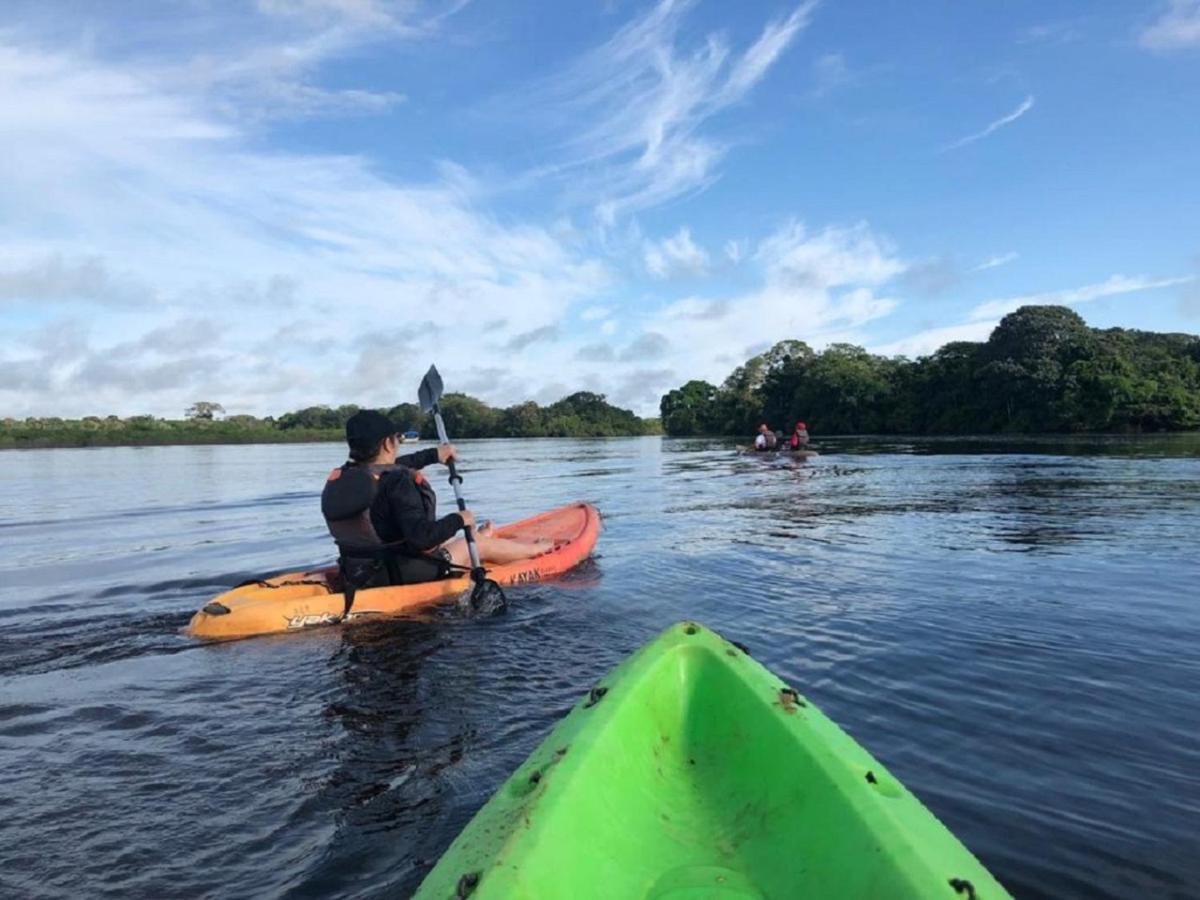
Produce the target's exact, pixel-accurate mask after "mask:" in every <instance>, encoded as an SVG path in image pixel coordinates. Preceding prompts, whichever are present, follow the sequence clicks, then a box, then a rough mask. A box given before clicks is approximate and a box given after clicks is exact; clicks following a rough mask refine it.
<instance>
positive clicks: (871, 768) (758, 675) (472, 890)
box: [416, 622, 1008, 900]
mask: <svg viewBox="0 0 1200 900" xmlns="http://www.w3.org/2000/svg"><path fill="white" fill-rule="evenodd" d="M416 896H417V897H421V898H450V897H466V896H471V897H473V898H500V897H503V898H539V900H544V898H560V897H561V898H590V897H596V898H601V897H603V898H612V897H620V898H625V897H636V898H642V897H645V898H651V897H655V898H659V897H661V898H668V897H669V898H701V897H710V898H733V897H745V898H749V897H757V898H796V897H811V898H823V900H837V898H864V897H878V898H890V900H895V898H906V897H933V898H944V900H953V898H956V897H957V898H959V900H967V898H971V897H974V898H978V900H987V898H994V897H1007V896H1008V894H1007V893H1006V892H1005V891H1004V889H1003V888H1002V887H1001V886H1000V884H999V883H998V882H997V881H996V880H995V879H994V878H993V877H992V876H991V874H989V873H988V871H987V870H986V869H984V868H983V866H982V865H981V864H980V863H979V861H978V860H976V859H975V857H973V856H972V855H971V853H970V852H969V851H968V850H967V849H966V848H965V847H964V846H963V845H962V844H961V843H959V841H958V840H957V839H956V838H955V837H954V836H953V835H952V834H951V833H950V832H949V831H948V830H947V829H946V828H945V826H943V825H942V824H941V823H940V822H939V821H938V820H937V819H936V818H934V816H933V814H932V813H930V812H929V810H927V809H926V808H925V807H924V806H922V805H921V803H920V801H918V800H917V799H916V798H915V797H914V796H913V795H912V794H910V793H909V792H908V791H907V790H906V789H905V788H904V786H903V785H902V784H900V782H898V781H897V780H896V779H895V778H894V777H892V775H891V774H889V772H888V771H887V769H885V768H884V767H883V766H881V765H880V764H879V763H878V762H877V761H876V760H875V759H874V758H873V757H871V755H870V754H869V753H867V751H866V750H864V749H863V748H862V747H860V746H859V745H858V744H856V743H855V742H854V740H853V739H851V738H850V737H849V735H847V734H846V733H845V732H844V731H842V730H841V729H840V728H838V726H837V725H835V724H834V723H833V722H832V721H831V720H830V719H828V718H826V717H825V716H824V715H823V714H822V713H821V712H820V711H818V710H817V709H816V707H814V706H813V705H812V704H811V703H809V702H808V701H807V700H806V699H805V698H804V697H802V696H800V695H799V694H796V693H795V692H793V691H792V690H791V689H790V688H788V687H787V686H786V685H784V684H783V683H782V682H781V681H780V680H779V679H778V678H777V677H776V676H774V675H772V674H771V673H770V672H769V671H767V670H766V669H765V668H763V667H762V666H761V665H759V664H758V663H757V662H755V661H754V660H753V659H752V658H750V657H749V656H747V655H746V654H745V653H744V652H742V651H741V650H739V649H738V648H736V647H735V646H734V645H733V644H731V643H729V642H728V641H726V640H724V639H723V638H721V637H720V636H719V635H717V634H715V633H713V632H711V631H709V630H707V629H705V628H703V627H702V626H699V625H695V624H692V623H688V622H685V623H682V624H680V625H676V626H674V627H672V628H670V629H668V630H667V631H665V632H664V633H663V634H662V635H660V636H659V637H658V638H656V639H655V640H654V641H652V642H651V643H649V644H647V645H646V646H645V647H643V648H642V649H641V650H640V651H638V652H637V653H636V654H634V655H633V656H632V657H630V658H629V659H628V660H626V661H625V662H624V663H622V664H621V665H620V666H619V667H618V668H617V669H615V670H614V671H613V672H611V673H610V674H609V675H608V676H607V677H606V678H604V679H603V681H601V683H600V684H599V685H598V686H597V687H596V688H594V689H593V690H592V691H591V692H589V694H588V696H587V697H585V698H584V699H583V700H581V701H580V703H579V704H578V705H576V707H575V708H574V709H573V710H572V711H571V713H570V714H569V715H568V716H567V717H566V718H565V719H563V721H562V722H560V723H559V725H558V727H557V728H555V729H554V731H553V732H552V733H551V734H550V736H549V737H548V738H547V739H546V740H545V741H544V742H543V743H542V745H541V746H540V747H538V748H537V749H536V750H535V751H534V752H533V754H532V755H531V756H530V757H529V758H528V759H527V760H526V761H525V762H524V763H523V764H522V765H521V767H520V768H518V769H517V771H516V772H515V773H514V774H513V776H512V777H511V778H509V780H508V781H507V782H505V784H504V785H503V787H501V788H500V790H498V791H497V792H496V794H495V795H494V796H493V797H492V799H491V800H489V801H488V803H487V804H486V805H485V806H484V807H483V809H481V810H480V811H479V813H478V814H477V815H476V816H475V818H474V819H472V820H471V822H470V823H469V824H468V825H467V827H466V828H465V829H464V830H463V832H462V833H461V834H460V835H459V836H458V838H457V839H455V841H454V843H453V844H451V846H450V849H449V850H447V851H446V853H445V854H444V855H443V856H442V858H441V860H440V861H439V862H438V864H437V865H436V866H435V867H434V869H433V870H432V871H431V872H430V873H429V876H428V877H427V878H426V879H425V881H424V882H423V883H422V885H421V887H420V889H419V890H418V892H417V895H416Z"/></svg>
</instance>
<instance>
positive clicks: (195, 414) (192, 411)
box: [184, 400, 225, 422]
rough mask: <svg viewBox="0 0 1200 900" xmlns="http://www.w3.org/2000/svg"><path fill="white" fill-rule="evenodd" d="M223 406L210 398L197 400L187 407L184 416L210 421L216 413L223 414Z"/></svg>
mask: <svg viewBox="0 0 1200 900" xmlns="http://www.w3.org/2000/svg"><path fill="white" fill-rule="evenodd" d="M224 412H225V407H223V406H222V405H221V404H220V403H213V402H212V401H210V400H197V401H196V402H195V403H193V404H192V405H191V406H189V407H188V408H187V411H186V412H185V413H184V416H185V417H186V418H188V419H194V420H197V421H203V422H211V421H212V420H213V419H214V418H216V417H217V416H218V415H223V414H224Z"/></svg>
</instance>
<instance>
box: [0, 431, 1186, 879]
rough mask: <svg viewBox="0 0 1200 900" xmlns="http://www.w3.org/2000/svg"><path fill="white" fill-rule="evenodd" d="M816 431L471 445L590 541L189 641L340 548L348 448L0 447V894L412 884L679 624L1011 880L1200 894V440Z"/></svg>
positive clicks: (483, 475) (481, 476)
mask: <svg viewBox="0 0 1200 900" xmlns="http://www.w3.org/2000/svg"><path fill="white" fill-rule="evenodd" d="M824 449H825V450H826V451H827V452H826V454H825V455H824V456H822V457H820V458H819V459H816V460H813V461H812V462H810V463H809V464H798V465H797V464H791V463H789V462H787V461H768V460H764V459H761V458H757V457H738V456H736V455H735V454H733V453H732V452H731V448H730V445H729V444H727V443H722V442H713V441H682V440H679V441H671V440H666V441H660V440H659V439H657V438H649V439H631V440H612V441H484V442H478V443H468V444H465V445H464V446H463V452H464V456H465V457H466V466H465V468H466V478H467V481H466V488H467V493H468V496H469V498H470V502H471V505H472V506H473V507H474V508H475V509H477V510H478V511H479V512H480V513H481V514H483V515H487V516H490V517H493V518H495V519H497V520H498V521H505V520H509V519H512V518H516V517H520V516H524V515H526V514H529V513H532V512H535V511H538V510H541V509H545V508H548V507H551V506H555V505H559V504H562V503H566V502H569V501H572V500H576V499H583V500H588V501H591V502H592V503H595V504H596V505H597V506H599V507H600V509H601V510H602V512H603V513H604V520H605V522H604V524H605V531H604V533H603V535H602V536H601V539H600V544H599V546H598V554H597V557H596V559H595V560H594V561H593V562H591V563H589V564H587V565H585V566H584V567H583V568H582V569H580V570H578V571H577V572H576V573H574V575H573V576H572V577H570V578H568V579H566V580H564V581H561V582H558V583H554V584H545V585H535V586H529V587H524V588H519V589H513V590H510V592H509V594H510V599H511V600H512V604H511V608H510V611H509V612H508V614H507V615H505V616H501V617H496V618H491V619H471V618H468V617H466V616H464V615H462V614H460V613H458V612H456V611H455V610H454V609H448V610H439V611H438V612H436V613H434V614H430V615H427V616H425V617H424V618H422V619H412V620H395V621H385V622H376V623H371V624H364V625H361V626H357V627H354V628H349V629H345V630H337V629H328V630H318V631H313V632H308V633H305V634H300V635H289V636H281V637H272V638H260V639H257V640H250V641H242V642H238V643H232V644H224V645H213V646H204V645H198V644H195V643H193V642H191V641H189V640H187V639H186V638H183V637H181V636H180V635H179V634H178V630H179V629H180V628H181V627H182V626H183V625H184V624H185V623H186V621H187V619H188V618H189V616H190V613H191V612H192V611H193V610H194V609H195V608H197V607H198V606H200V605H202V604H203V603H204V602H205V601H206V600H207V599H208V598H209V597H210V596H211V595H213V594H214V593H216V592H218V591H220V590H221V589H223V588H224V587H226V586H228V585H231V584H234V583H236V582H238V581H241V580H243V579H244V578H246V577H249V576H251V575H259V574H262V573H264V572H268V571H278V570H281V569H287V568H298V567H304V566H307V565H310V564H313V563H316V562H322V561H326V560H328V558H329V556H330V552H329V550H330V548H329V545H328V541H327V539H326V537H325V536H324V531H323V526H322V524H321V521H320V518H319V512H318V509H317V503H316V495H317V491H318V490H319V488H320V485H321V482H322V480H323V478H324V475H325V473H326V472H327V470H328V469H329V468H331V467H332V466H333V465H336V464H337V463H338V462H340V456H339V453H340V451H339V448H338V447H337V446H335V445H302V446H271V447H171V448H146V449H96V450H54V451H31V452H7V453H3V454H0V548H2V549H0V810H2V813H0V895H4V896H13V897H60V896H61V897H68V896H70V897H76V896H89V897H116V896H122V897H124V896H153V897H195V896H221V897H269V896H281V897H315V896H347V897H377V896H397V895H405V894H407V893H409V892H411V890H412V889H413V888H414V887H415V886H416V884H418V883H419V882H420V879H421V877H422V876H423V875H424V873H425V872H426V871H428V868H429V867H430V866H431V865H432V863H433V861H434V860H436V858H437V857H438V855H439V854H440V853H441V852H442V851H443V850H444V849H445V847H446V846H447V845H448V844H449V842H450V840H451V839H452V838H453V837H454V835H455V834H456V833H457V832H458V830H459V829H460V828H461V827H462V826H463V825H464V824H465V823H466V822H467V820H468V819H469V818H470V817H471V815H473V813H474V812H475V811H476V810H477V809H478V808H479V806H480V805H482V803H483V802H484V800H485V799H486V798H487V797H488V796H489V795H490V794H491V792H492V791H493V790H495V788H496V787H497V786H498V785H499V784H500V783H501V782H502V781H503V780H504V778H505V777H506V776H507V774H508V773H509V772H510V771H511V770H512V769H513V768H514V767H515V766H516V765H517V764H518V763H519V762H520V761H521V760H522V759H523V758H524V757H525V755H526V754H527V753H528V752H529V751H530V750H531V749H532V748H533V747H534V746H535V745H536V744H537V743H538V742H539V740H540V739H541V738H542V737H543V736H544V735H545V734H546V732H547V731H548V730H549V729H550V727H551V726H552V724H553V723H554V722H555V721H556V720H557V719H558V718H559V717H561V716H562V715H563V714H564V713H565V712H566V711H567V709H568V708H569V707H570V706H571V704H572V703H573V702H574V701H575V700H576V698H577V697H579V696H580V695H581V694H582V693H583V692H585V691H586V689H587V688H588V687H589V686H590V685H591V684H592V683H593V682H594V681H596V680H597V679H598V678H599V677H600V676H601V675H603V673H604V672H605V671H607V670H608V669H609V668H610V667H611V666H612V665H614V664H615V663H616V662H617V661H618V660H619V659H621V658H622V657H623V656H624V655H626V654H627V653H629V652H630V651H632V650H633V649H635V648H636V647H638V646H640V645H641V644H643V643H644V642H645V641H647V640H648V639H649V638H650V637H652V636H653V635H654V634H655V633H656V632H657V631H659V630H660V629H662V628H664V627H666V626H667V625H669V624H671V623H672V622H675V621H678V620H680V619H684V618H694V619H697V620H699V621H702V622H704V623H706V624H709V625H711V626H712V627H714V628H716V629H718V630H720V631H722V632H724V633H725V634H726V635H727V636H729V637H731V638H734V639H736V640H739V641H741V642H743V643H745V644H747V645H749V647H750V649H751V651H752V652H753V653H754V655H755V656H756V657H758V658H759V659H760V660H762V661H763V662H765V663H766V664H767V665H768V666H770V667H772V668H773V669H774V670H776V671H777V672H778V673H779V674H780V675H782V676H783V677H785V678H786V679H787V680H789V681H790V682H792V683H794V684H795V685H796V686H797V687H798V688H799V689H801V690H802V691H803V692H804V693H806V694H807V695H808V696H809V697H811V698H812V699H813V700H815V701H816V702H817V703H819V704H820V705H821V706H822V707H823V708H824V709H825V711H826V712H827V713H829V714H830V715H831V716H832V717H834V718H835V719H836V720H837V721H838V722H840V723H841V724H842V725H843V727H845V728H846V729H847V730H848V731H850V732H851V734H853V735H854V736H855V737H856V738H857V739H858V740H860V741H861V742H863V743H864V744H865V745H866V746H867V747H868V748H869V749H870V750H871V751H872V752H873V753H874V754H875V755H876V756H878V757H879V758H880V759H881V760H882V761H883V762H884V763H885V764H886V765H888V766H889V767H890V768H891V770H892V771H893V772H894V773H895V774H896V775H897V776H898V777H900V778H901V779H902V780H903V781H904V782H905V783H906V784H907V785H908V786H909V787H910V788H912V789H913V790H914V791H916V792H917V793H918V794H919V795H920V796H921V798H922V799H923V800H924V801H925V802H926V803H927V805H929V806H930V807H931V808H932V809H933V810H934V812H935V813H936V814H937V815H938V816H939V817H940V818H941V819H942V820H943V821H944V822H945V823H946V824H947V825H948V826H949V827H950V828H951V829H952V830H953V831H954V832H955V833H956V834H958V835H959V836H960V837H961V838H962V839H963V841H964V842H966V844H967V845H968V846H969V847H970V848H971V849H972V850H973V851H974V852H975V853H976V854H977V855H979V856H980V857H981V858H982V859H983V861H984V863H985V864H987V865H988V866H989V867H990V868H991V869H992V870H993V871H994V872H995V873H996V874H997V875H998V877H999V878H1000V879H1001V880H1002V881H1004V882H1005V884H1006V885H1007V886H1008V887H1009V888H1010V889H1011V890H1012V891H1013V892H1014V893H1016V894H1018V895H1019V896H1028V897H1063V896H1089V897H1143V896H1151V895H1152V896H1156V897H1194V896H1197V895H1198V894H1200V887H1198V885H1200V862H1198V860H1200V839H1198V838H1197V835H1198V834H1200V816H1198V813H1197V810H1198V809H1200V746H1198V742H1197V735H1198V734H1200V692H1198V691H1197V685H1198V684H1200V640H1198V638H1200V608H1198V605H1197V597H1198V596H1200V591H1198V590H1197V583H1198V582H1200V563H1198V562H1197V557H1196V551H1197V543H1196V535H1197V534H1198V533H1200V441H1197V440H1196V439H1195V438H1191V439H1187V438H1184V439H1173V440H1116V441H1114V440H1103V441H1082V442H1075V443H1071V444H1067V445H1062V444H1060V443H1058V442H1054V441H1044V440H1043V441H1030V442H1023V443H1020V444H1016V445H1007V446H1001V445H997V444H991V443H988V442H970V443H967V442H956V441H926V442H917V443H913V442H902V441H895V440H886V441H877V442H871V441H831V442H826V445H825V447H824ZM438 480H439V481H440V479H438ZM441 495H442V501H443V504H448V502H449V498H450V494H449V490H448V488H446V487H445V486H444V484H443V485H442V487H441Z"/></svg>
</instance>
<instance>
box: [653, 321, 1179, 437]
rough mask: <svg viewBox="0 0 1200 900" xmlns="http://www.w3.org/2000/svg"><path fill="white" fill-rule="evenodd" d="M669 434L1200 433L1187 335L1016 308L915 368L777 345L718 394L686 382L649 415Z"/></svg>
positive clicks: (835, 349)
mask: <svg viewBox="0 0 1200 900" xmlns="http://www.w3.org/2000/svg"><path fill="white" fill-rule="evenodd" d="M660 411H661V414H662V419H661V421H662V427H663V430H664V432H665V433H666V434H669V435H729V434H742V435H750V434H753V433H754V431H755V430H756V429H757V427H758V425H759V424H760V423H763V422H765V423H767V424H769V425H770V426H771V427H772V428H773V429H775V430H779V431H783V432H785V433H786V432H790V431H791V429H792V426H793V425H794V424H795V423H796V422H797V421H801V420H802V421H804V422H806V423H807V425H808V429H809V431H810V432H816V433H821V434H1034V433H1071V432H1117V433H1121V432H1134V433H1136V432H1152V431H1182V430H1188V429H1194V428H1197V427H1200V337H1196V336H1195V335H1188V334H1159V333H1155V332H1148V331H1135V330H1131V329H1124V328H1109V329H1097V328H1089V327H1088V325H1087V323H1086V322H1085V321H1084V320H1083V319H1082V318H1081V317H1080V316H1079V314H1078V313H1076V312H1075V311H1074V310H1071V309H1068V308H1066V307H1062V306H1024V307H1021V308H1020V309H1018V310H1017V311H1016V312H1013V313H1010V314H1009V315H1007V316H1005V317H1004V318H1003V319H1002V320H1001V321H1000V323H999V324H998V325H997V326H996V328H995V329H994V330H993V331H992V334H991V336H990V337H989V338H988V340H987V341H985V342H979V343H977V342H967V341H956V342H953V343H949V344H946V345H944V346H943V347H941V348H940V349H939V350H938V351H937V352H935V353H933V354H931V355H929V356H924V357H921V358H919V359H916V360H910V359H908V358H906V357H884V356H876V355H873V354H871V353H868V352H867V351H866V350H864V349H863V348H861V347H857V346H854V345H851V344H832V345H830V346H829V347H827V348H825V349H824V350H822V351H820V352H814V351H813V350H812V349H811V348H810V347H809V346H808V345H807V344H805V343H804V342H803V341H797V340H785V341H781V342H779V343H777V344H775V346H773V347H772V348H771V349H770V350H768V351H766V352H765V353H761V354H759V355H757V356H755V357H753V358H751V359H749V360H747V361H746V362H745V363H744V364H743V365H741V366H739V367H738V368H737V369H735V370H734V371H733V372H732V373H731V374H730V375H729V377H728V378H726V379H725V381H724V382H723V383H722V384H721V385H720V386H719V387H718V386H715V385H712V384H709V383H708V382H706V381H689V382H688V383H687V384H684V385H683V386H681V387H679V388H676V389H675V390H672V391H670V392H669V393H668V394H666V395H665V396H664V397H663V398H662V402H661V405H660Z"/></svg>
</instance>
